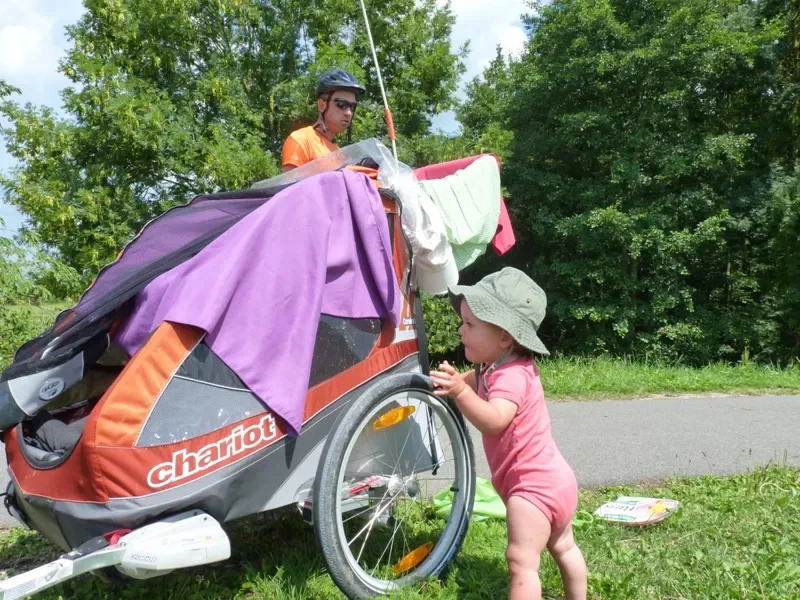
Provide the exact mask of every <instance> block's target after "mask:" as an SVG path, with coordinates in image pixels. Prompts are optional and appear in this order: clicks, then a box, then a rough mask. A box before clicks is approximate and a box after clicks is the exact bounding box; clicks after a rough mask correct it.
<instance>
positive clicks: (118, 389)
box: [87, 322, 203, 446]
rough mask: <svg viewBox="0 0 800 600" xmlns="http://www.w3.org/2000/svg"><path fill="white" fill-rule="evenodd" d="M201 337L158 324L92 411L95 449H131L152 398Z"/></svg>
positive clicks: (176, 326)
mask: <svg viewBox="0 0 800 600" xmlns="http://www.w3.org/2000/svg"><path fill="white" fill-rule="evenodd" d="M202 337H203V331H202V330H201V329H198V328H196V327H189V326H187V325H179V324H176V323H170V322H164V323H162V324H161V325H160V326H159V328H158V329H156V331H155V332H154V333H153V335H152V336H150V339H149V340H148V341H147V342H146V343H145V345H144V346H142V348H141V350H139V352H137V353H136V355H135V356H134V357H133V358H132V359H131V361H130V362H129V363H128V364H127V366H126V367H125V369H124V370H123V372H122V373H121V374H120V376H119V377H118V378H117V380H116V381H115V382H114V384H113V385H112V386H111V387H110V388H109V389H108V391H107V392H106V393H105V395H104V396H103V398H102V399H101V400H100V406H99V407H98V408H96V409H95V410H94V411H93V412H94V414H93V416H95V415H96V417H95V418H94V419H92V418H91V417H90V418H89V421H90V422H91V421H94V423H93V424H94V425H95V435H94V436H93V437H91V438H90V439H92V440H94V441H95V443H96V444H97V445H98V446H100V445H102V446H133V444H134V442H135V441H136V438H137V437H139V432H140V431H141V429H142V427H143V426H144V422H145V420H146V419H147V415H148V414H150V409H151V408H152V406H153V403H154V402H155V400H156V398H158V396H159V395H160V394H161V391H162V390H163V389H164V386H166V385H167V383H168V382H169V379H170V378H171V377H172V375H173V374H174V373H175V371H176V370H177V368H178V367H179V366H180V364H181V362H183V360H184V359H185V358H186V356H187V355H188V354H189V353H190V352H191V351H192V348H194V346H195V345H196V344H197V342H199V341H200V339H202ZM90 424H91V423H87V428H88V427H89V425H90Z"/></svg>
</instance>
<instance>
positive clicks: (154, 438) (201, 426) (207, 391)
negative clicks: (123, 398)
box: [136, 376, 267, 446]
mask: <svg viewBox="0 0 800 600" xmlns="http://www.w3.org/2000/svg"><path fill="white" fill-rule="evenodd" d="M265 412H267V409H266V408H265V407H264V404H263V403H262V402H261V401H260V400H259V399H258V398H257V397H256V396H255V395H253V394H252V393H250V391H249V390H237V389H231V388H226V387H222V386H217V385H214V384H210V383H205V382H202V381H196V380H194V379H185V378H183V377H177V376H176V377H173V378H172V380H171V381H170V382H169V384H167V387H166V388H164V392H163V393H162V394H161V397H160V398H159V399H158V400H157V401H156V404H155V406H154V407H153V411H152V412H151V413H150V416H149V417H148V419H147V422H146V423H145V425H144V427H143V428H142V432H141V434H140V435H139V439H138V440H137V441H136V445H137V446H160V445H161V444H172V443H174V442H180V441H182V440H188V439H191V438H193V437H197V436H199V435H203V434H205V433H209V432H211V431H215V430H217V429H220V428H221V427H225V426H226V425H230V424H232V423H237V422H239V421H242V420H244V419H246V418H248V417H252V416H253V415H258V414H262V413H265Z"/></svg>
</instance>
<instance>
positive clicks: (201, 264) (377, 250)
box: [115, 171, 401, 435]
mask: <svg viewBox="0 0 800 600" xmlns="http://www.w3.org/2000/svg"><path fill="white" fill-rule="evenodd" d="M400 300H401V298H400V290H399V288H398V285H397V281H396V280H395V276H394V270H393V268H392V252H391V245H390V240H389V227H388V224H387V220H386V215H385V213H384V210H383V205H382V203H381V199H380V196H379V195H378V193H377V191H376V190H375V188H374V187H373V186H372V184H371V183H370V181H369V179H367V178H366V177H365V176H364V175H361V174H358V173H353V172H351V171H341V172H335V173H325V174H322V175H319V176H315V177H312V178H310V179H308V180H305V181H302V182H300V183H298V184H296V185H293V186H292V187H290V188H288V189H286V190H284V191H283V192H281V193H280V194H277V195H276V196H275V197H274V198H272V199H271V200H270V201H269V202H267V203H266V204H265V205H264V206H262V207H261V208H259V209H258V210H256V211H254V212H253V213H252V214H251V215H249V216H248V217H246V218H245V219H243V220H242V221H240V222H239V223H238V224H236V225H234V226H233V227H231V228H230V229H229V230H228V231H226V232H225V233H224V234H223V235H221V236H220V237H219V238H217V239H216V240H215V241H214V242H213V243H211V244H210V245H208V246H207V247H206V248H205V249H204V250H203V251H202V252H200V253H199V254H198V255H197V256H195V257H194V258H192V259H190V260H189V261H187V262H185V263H183V264H182V265H180V266H178V267H176V268H175V269H172V270H171V271H169V272H167V273H164V274H163V275H161V276H160V277H158V278H157V279H155V280H153V281H152V282H151V283H150V284H149V285H148V286H147V287H146V288H145V289H144V290H142V291H141V292H140V293H139V295H138V296H137V297H136V307H135V309H134V312H133V313H132V315H131V316H130V317H129V319H128V320H127V321H126V322H125V323H124V324H123V325H122V326H121V327H120V329H119V330H118V332H117V335H116V338H115V341H116V342H117V343H119V344H120V345H121V346H122V347H123V348H124V349H125V350H126V352H128V353H129V354H131V355H133V354H134V353H135V352H136V351H137V350H138V349H139V348H140V347H141V346H142V344H144V342H145V341H146V340H147V338H148V336H149V335H150V334H151V333H152V332H153V331H155V329H156V328H157V327H158V326H159V325H160V324H161V323H162V322H163V321H172V322H175V323H184V324H186V325H193V326H196V327H199V328H201V329H203V330H205V331H206V333H207V335H206V337H205V342H206V344H208V345H209V347H210V348H211V349H212V350H213V351H214V352H215V353H216V354H217V355H218V356H219V357H220V358H221V359H222V360H223V361H224V362H225V363H226V364H227V365H228V366H229V367H230V368H231V369H232V370H233V371H234V372H235V373H236V374H237V375H238V376H239V377H240V378H241V379H242V381H244V383H245V384H247V386H248V387H249V388H250V389H251V390H252V391H253V392H254V393H255V394H256V395H257V396H258V397H259V398H260V399H261V400H262V401H263V402H264V403H265V404H266V405H267V406H268V407H269V408H270V409H271V410H272V411H273V412H275V413H276V414H277V415H279V416H280V417H282V418H283V419H284V420H285V421H286V422H287V423H288V425H289V426H290V427H291V429H292V430H293V433H294V434H295V435H296V434H297V433H298V432H299V431H300V427H301V426H302V423H303V413H304V409H305V398H306V393H307V390H308V382H309V377H310V373H311V360H312V357H313V352H314V342H315V339H316V334H317V326H318V324H319V315H320V314H321V313H325V314H329V315H333V316H338V317H345V318H376V317H380V318H390V319H391V320H392V322H393V323H394V324H395V326H396V325H397V324H398V323H399V320H400Z"/></svg>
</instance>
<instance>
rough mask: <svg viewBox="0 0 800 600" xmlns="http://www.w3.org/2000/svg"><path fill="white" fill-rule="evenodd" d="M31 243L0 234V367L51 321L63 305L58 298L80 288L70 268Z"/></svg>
mask: <svg viewBox="0 0 800 600" xmlns="http://www.w3.org/2000/svg"><path fill="white" fill-rule="evenodd" d="M0 227H2V220H0ZM30 242H31V240H26V243H20V242H19V241H17V240H13V239H10V238H6V237H0V307H1V308H0V370H2V369H3V368H5V366H6V365H7V364H8V363H10V362H11V358H12V357H13V355H14V352H16V350H17V348H18V347H19V346H21V345H22V344H23V343H25V342H26V341H28V340H29V339H30V338H32V337H34V336H36V335H39V334H40V333H42V332H43V331H44V330H45V329H47V328H48V327H49V326H51V325H52V324H53V320H54V319H55V316H56V314H57V313H58V310H59V308H61V307H62V304H63V302H57V301H60V300H62V299H64V298H69V297H71V296H74V295H76V294H77V292H78V290H79V289H80V280H79V277H78V274H77V273H76V272H75V271H74V270H73V269H70V268H69V267H66V266H65V265H63V264H62V263H60V262H59V261H56V260H53V259H52V258H51V257H49V256H47V255H45V254H44V253H42V252H40V251H37V250H36V249H35V246H33V245H31V243H30Z"/></svg>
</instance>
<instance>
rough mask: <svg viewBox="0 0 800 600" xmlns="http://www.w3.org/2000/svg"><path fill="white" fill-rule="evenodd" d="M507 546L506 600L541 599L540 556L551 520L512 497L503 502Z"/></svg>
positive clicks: (545, 543) (528, 504)
mask: <svg viewBox="0 0 800 600" xmlns="http://www.w3.org/2000/svg"><path fill="white" fill-rule="evenodd" d="M506 520H507V522H508V549H507V550H506V560H507V561H508V570H509V572H510V573H511V586H510V589H509V594H508V598H509V600H540V598H541V597H542V584H541V582H540V581H539V560H540V555H541V553H542V552H543V551H544V549H545V546H546V545H547V540H548V539H549V538H550V521H549V520H548V519H547V517H546V516H545V515H544V513H543V512H542V511H541V510H539V509H538V508H537V507H536V506H534V505H533V504H531V503H530V502H528V501H527V500H525V499H524V498H520V497H519V496H511V498H509V499H508V504H507V505H506Z"/></svg>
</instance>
